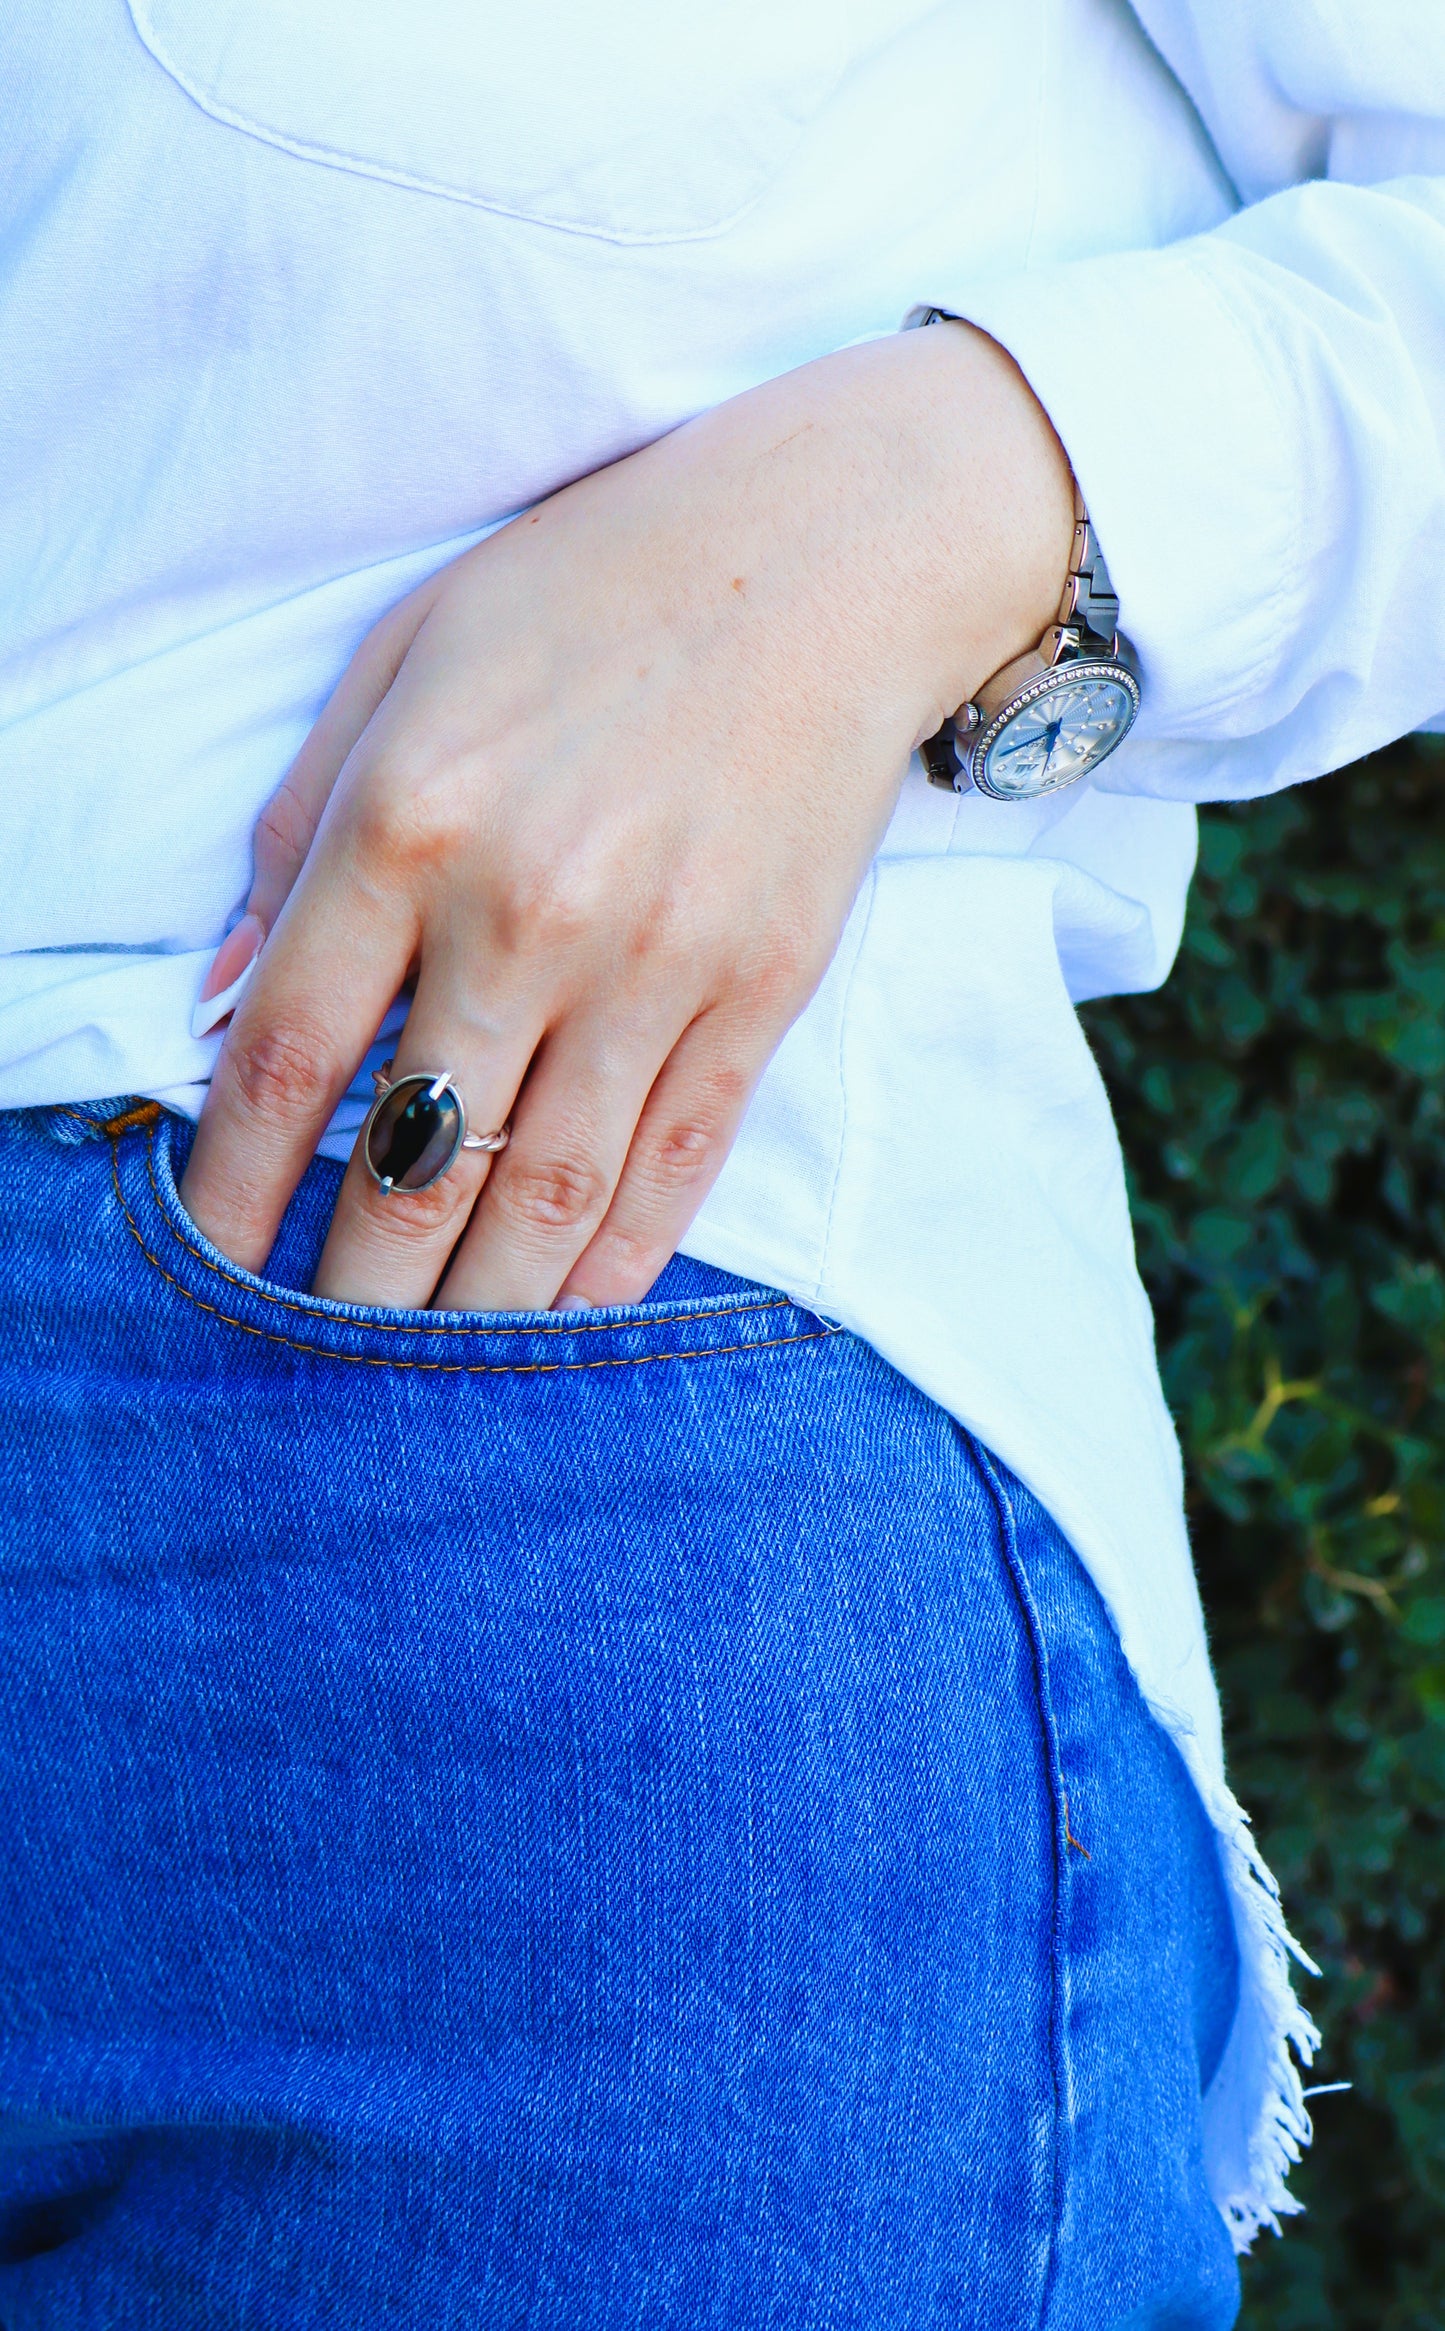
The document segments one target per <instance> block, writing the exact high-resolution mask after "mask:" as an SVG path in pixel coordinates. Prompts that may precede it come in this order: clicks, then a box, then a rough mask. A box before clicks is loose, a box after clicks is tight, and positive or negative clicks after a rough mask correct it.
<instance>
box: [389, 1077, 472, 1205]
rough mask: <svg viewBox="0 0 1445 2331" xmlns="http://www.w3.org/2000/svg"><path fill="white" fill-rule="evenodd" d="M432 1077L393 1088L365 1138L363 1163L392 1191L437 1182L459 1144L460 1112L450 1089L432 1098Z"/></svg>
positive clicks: (422, 1187) (412, 1079) (406, 1080)
mask: <svg viewBox="0 0 1445 2331" xmlns="http://www.w3.org/2000/svg"><path fill="white" fill-rule="evenodd" d="M434 1081H435V1080H434V1078H432V1077H403V1078H402V1080H401V1082H400V1084H397V1085H393V1087H392V1089H391V1091H390V1092H389V1093H388V1094H387V1096H386V1099H385V1100H384V1101H383V1102H382V1104H381V1107H380V1108H379V1109H378V1110H377V1112H376V1115H375V1116H374V1117H373V1118H372V1120H371V1125H370V1128H369V1130H368V1132H367V1136H366V1162H367V1164H368V1165H369V1166H370V1168H371V1170H372V1172H373V1173H374V1174H375V1176H376V1178H377V1180H378V1181H379V1182H384V1183H389V1184H390V1186H391V1188H392V1189H394V1190H425V1189H426V1188H428V1186H429V1185H430V1184H431V1183H432V1182H435V1181H439V1180H440V1179H441V1176H442V1175H443V1174H444V1173H445V1172H446V1170H447V1167H448V1166H449V1165H450V1164H451V1163H452V1160H453V1159H454V1158H455V1156H456V1154H457V1151H458V1149H459V1148H460V1147H461V1140H462V1132H463V1126H462V1112H461V1105H460V1103H459V1102H458V1100H457V1097H456V1094H455V1093H454V1092H452V1091H451V1089H450V1087H449V1088H448V1089H447V1091H446V1092H444V1093H439V1094H438V1095H437V1097H436V1099H435V1100H433V1099H432V1094H431V1087H432V1084H433V1083H434Z"/></svg>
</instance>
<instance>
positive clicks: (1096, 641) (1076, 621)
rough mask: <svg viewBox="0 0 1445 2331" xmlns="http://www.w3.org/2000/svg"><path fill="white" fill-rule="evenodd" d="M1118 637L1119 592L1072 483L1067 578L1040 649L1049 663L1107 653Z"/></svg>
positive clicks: (1115, 643)
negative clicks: (1110, 576) (1049, 628)
mask: <svg viewBox="0 0 1445 2331" xmlns="http://www.w3.org/2000/svg"><path fill="white" fill-rule="evenodd" d="M1118 639H1119V595H1118V593H1117V591H1116V590H1115V589H1114V586H1113V584H1112V583H1111V582H1110V580H1109V570H1108V568H1107V566H1106V565H1105V564H1104V554H1103V552H1102V551H1101V550H1100V548H1099V541H1098V536H1097V535H1096V534H1095V532H1094V527H1093V522H1092V520H1091V519H1090V517H1089V513H1088V511H1087V510H1086V509H1085V508H1084V504H1083V500H1082V498H1081V496H1080V494H1079V489H1078V487H1077V486H1075V488H1074V542H1073V549H1072V551H1071V553H1070V557H1069V574H1068V580H1067V581H1066V583H1065V584H1064V595H1063V597H1062V599H1061V600H1060V601H1059V613H1058V619H1057V621H1056V622H1055V623H1054V625H1053V626H1052V628H1051V630H1050V631H1049V632H1048V633H1047V634H1046V635H1045V639H1044V643H1043V652H1044V654H1045V655H1046V656H1047V657H1048V660H1049V662H1050V663H1051V664H1057V663H1059V662H1061V661H1062V659H1063V658H1064V656H1066V655H1071V654H1072V655H1079V654H1083V655H1101V654H1102V655H1106V656H1111V655H1113V654H1114V653H1115V652H1116V649H1117V646H1118Z"/></svg>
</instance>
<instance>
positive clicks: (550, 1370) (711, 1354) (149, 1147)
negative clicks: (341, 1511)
mask: <svg viewBox="0 0 1445 2331" xmlns="http://www.w3.org/2000/svg"><path fill="white" fill-rule="evenodd" d="M69 1114H71V1115H76V1114H78V1112H76V1111H70V1112H69ZM85 1122H91V1120H85ZM154 1143H155V1129H154V1125H152V1126H151V1129H150V1132H149V1135H148V1138H147V1142H146V1167H147V1171H148V1172H149V1175H150V1181H151V1188H152V1190H153V1191H154V1193H155V1197H156V1201H157V1204H158V1205H161V1207H162V1219H163V1220H165V1222H166V1228H167V1229H168V1230H169V1231H170V1233H171V1236H172V1237H173V1238H174V1239H175V1240H176V1242H177V1244H178V1245H180V1246H181V1247H183V1248H184V1249H185V1251H186V1253H187V1254H189V1255H193V1256H194V1257H195V1260H196V1261H197V1262H199V1263H201V1264H203V1265H204V1267H205V1268H206V1269H207V1270H208V1271H211V1272H213V1273H214V1274H215V1276H216V1277H217V1278H219V1279H224V1280H226V1281H227V1282H228V1283H229V1284H230V1285H232V1286H236V1287H240V1288H242V1289H243V1290H244V1291H245V1292H246V1293H248V1294H250V1295H252V1296H253V1297H259V1298H260V1299H261V1300H262V1301H264V1302H267V1303H274V1304H275V1305H276V1306H277V1307H278V1309H280V1310H284V1311H296V1312H300V1313H301V1314H302V1316H303V1317H311V1318H315V1317H318V1316H322V1315H319V1314H317V1313H315V1312H312V1311H310V1310H309V1308H308V1306H307V1305H305V1304H302V1303H290V1302H288V1301H287V1300H286V1299H285V1297H284V1296H280V1295H273V1294H271V1293H270V1292H269V1291H268V1290H267V1289H266V1288H264V1287H251V1286H248V1284H247V1282H246V1281H245V1280H243V1279H238V1278H233V1277H232V1275H231V1273H230V1272H228V1271H224V1270H222V1269H221V1267H220V1265H219V1264H217V1263H213V1262H212V1261H211V1260H210V1258H209V1256H207V1255H204V1254H202V1253H201V1252H200V1250H199V1249H198V1248H196V1247H193V1246H192V1245H191V1244H190V1242H189V1241H188V1240H187V1239H185V1238H183V1237H182V1236H181V1234H180V1232H179V1231H178V1230H177V1229H176V1228H175V1226H174V1224H173V1223H171V1222H170V1221H169V1220H168V1219H167V1218H166V1216H165V1212H164V1205H163V1202H162V1200H161V1193H160V1189H159V1186H158V1184H157V1182H156V1178H155V1162H154V1157H153V1155H152V1152H153V1149H154ZM111 1178H112V1180H113V1181H114V1184H115V1195H116V1200H117V1203H118V1204H119V1206H120V1210H121V1213H122V1214H123V1215H124V1217H125V1222H126V1227H127V1228H128V1230H129V1231H130V1234H131V1236H132V1238H133V1239H134V1240H135V1242H136V1245H137V1246H138V1247H139V1248H140V1250H141V1253H142V1254H143V1255H144V1256H145V1259H146V1261H147V1262H148V1263H149V1264H150V1265H151V1267H152V1269H154V1270H156V1271H158V1272H159V1273H160V1275H161V1277H162V1278H163V1279H164V1280H165V1281H166V1283H167V1285H169V1286H171V1287H174V1288H175V1290H176V1292H177V1294H178V1295H182V1296H184V1297H185V1300H186V1301H187V1302H188V1303H194V1304H195V1306H196V1308H197V1310H198V1311H204V1312H206V1313H208V1314H209V1316H210V1317H211V1318H213V1319H218V1320H220V1321H221V1322H222V1323H223V1325H225V1326H227V1327H235V1328H239V1329H240V1330H241V1333H242V1334H243V1335H252V1336H258V1337H259V1338H260V1339H261V1341H262V1342H264V1343H272V1344H282V1345H284V1346H285V1347H286V1349H287V1350H288V1351H294V1352H310V1353H311V1354H312V1355H313V1356H314V1357H315V1358H317V1359H323V1360H344V1361H347V1362H349V1363H350V1364H351V1365H352V1366H359V1367H366V1368H409V1369H412V1370H415V1371H418V1372H420V1373H428V1374H439V1375H447V1376H550V1375H565V1374H569V1373H572V1372H574V1371H576V1370H578V1369H585V1368H643V1367H646V1366H648V1365H649V1364H650V1363H651V1362H653V1361H657V1360H707V1359H713V1358H722V1357H724V1356H726V1355H727V1354H728V1353H735V1352H767V1351H776V1350H777V1349H779V1347H780V1346H782V1345H784V1344H806V1343H816V1342H817V1341H818V1340H819V1339H820V1338H821V1337H826V1336H830V1335H836V1334H838V1332H839V1330H838V1329H837V1328H834V1327H830V1326H826V1325H822V1324H820V1325H819V1326H817V1327H814V1328H809V1329H808V1330H806V1331H805V1332H804V1333H803V1334H801V1335H785V1336H768V1337H761V1336H760V1337H758V1338H756V1339H755V1340H750V1341H748V1342H746V1343H737V1344H712V1345H706V1346H704V1347H702V1348H701V1349H700V1350H696V1351H685V1352H642V1353H639V1354H637V1355H636V1356H633V1357H624V1358H619V1359H611V1360H533V1361H526V1362H520V1361H512V1362H508V1361H485V1360H481V1361H466V1360H393V1359H391V1358H389V1357H387V1356H386V1355H384V1354H382V1353H373V1352H341V1351H334V1350H333V1349H332V1348H331V1347H330V1346H329V1345H327V1344H310V1343H303V1342H302V1341H301V1339H300V1338H299V1337H297V1336H288V1335H281V1334H279V1333H277V1332H275V1331H274V1330H272V1329H269V1328H264V1327H257V1326H255V1325H253V1323H252V1322H251V1321H250V1320H245V1319H237V1318H235V1317H234V1316H233V1315H232V1314H231V1313H230V1312H227V1311H222V1310H221V1309H220V1308H219V1306H218V1305H216V1304H214V1303H207V1302H205V1301H204V1300H203V1298H202V1297H201V1296H199V1295H197V1294H194V1293H193V1292H192V1290H191V1289H190V1288H189V1287H187V1286H185V1285H184V1283H183V1282H182V1281H181V1280H180V1279H178V1278H176V1277H175V1275H174V1273H173V1272H170V1271H168V1270H167V1269H166V1267H165V1265H164V1263H163V1262H162V1261H161V1260H160V1258H159V1256H158V1255H154V1254H152V1252H151V1250H150V1248H149V1247H148V1246H147V1245H146V1242H145V1238H144V1236H143V1235H142V1232H141V1229H140V1225H139V1224H138V1223H137V1221H136V1219H135V1216H134V1215H133V1214H132V1213H131V1210H130V1208H129V1206H128V1205H127V1204H126V1199H125V1192H124V1190H123V1189H122V1188H121V1180H120V1142H119V1140H118V1139H117V1140H113V1141H112V1143H111ZM790 1308H792V1307H791V1306H790V1305H789V1304H788V1302H787V1300H786V1298H780V1299H776V1300H770V1301H768V1302H766V1303H743V1304H738V1305H737V1306H736V1309H735V1312H734V1311H722V1312H718V1311H710V1312H706V1313H704V1314H702V1315H701V1316H702V1317H705V1318H707V1319H728V1318H732V1317H734V1316H736V1313H741V1312H748V1311H778V1310H787V1309H790ZM698 1316H699V1315H698V1314H696V1313H691V1312H681V1313H677V1314H675V1315H673V1316H671V1317H667V1318H662V1319H658V1320H648V1321H647V1323H646V1324H647V1325H648V1326H649V1327H668V1326H673V1325H681V1324H683V1323H684V1322H686V1321H688V1320H691V1319H693V1318H696V1317H698ZM337 1324H338V1325H345V1324H349V1323H347V1322H338V1323H337ZM364 1332H366V1333H368V1334H376V1333H379V1332H380V1333H387V1334H392V1335H407V1334H412V1335H439V1334H440V1335H447V1334H449V1335H514V1336H515V1335H529V1336H530V1335H568V1334H571V1335H599V1334H603V1333H605V1332H606V1323H605V1322H603V1321H598V1322H597V1323H596V1324H595V1325H591V1326H588V1327H579V1328H570V1329H569V1328H566V1327H560V1326H559V1327H545V1328H515V1327H513V1328H505V1327H485V1328H462V1327H450V1328H448V1327H436V1328H430V1327H422V1328H407V1327H406V1326H405V1325H404V1324H403V1323H401V1322H400V1321H394V1320H381V1321H370V1320H369V1321H367V1322H366V1323H365V1329H364ZM614 1332H615V1329H614Z"/></svg>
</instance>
